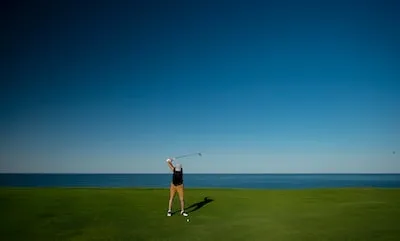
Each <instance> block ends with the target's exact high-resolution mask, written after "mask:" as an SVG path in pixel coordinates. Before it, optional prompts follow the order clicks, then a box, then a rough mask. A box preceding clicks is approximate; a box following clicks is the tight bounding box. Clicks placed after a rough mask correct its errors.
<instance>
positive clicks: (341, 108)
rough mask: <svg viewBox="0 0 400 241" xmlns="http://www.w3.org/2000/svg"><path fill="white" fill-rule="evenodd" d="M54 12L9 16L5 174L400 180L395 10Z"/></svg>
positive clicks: (128, 7) (181, 4) (120, 4)
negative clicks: (388, 175)
mask: <svg viewBox="0 0 400 241" xmlns="http://www.w3.org/2000/svg"><path fill="white" fill-rule="evenodd" d="M49 2H52V4H50V5H45V4H44V3H43V1H42V2H41V3H40V2H37V3H35V2H34V1H31V2H30V3H24V4H22V3H21V4H18V5H17V4H15V5H12V4H11V3H10V4H9V5H8V8H5V9H3V11H4V10H5V11H6V12H4V13H3V14H2V15H3V16H5V17H4V18H5V20H6V21H5V23H7V24H8V28H2V29H3V30H2V31H3V33H2V36H5V37H4V39H3V41H4V43H5V44H4V45H3V47H2V48H3V49H2V50H3V51H2V52H3V53H5V54H4V55H3V56H2V58H3V61H2V63H3V64H2V65H3V67H2V71H1V72H2V77H1V78H2V81H1V86H0V95H1V97H0V98H1V105H0V172H57V173H58V172H69V173H70V172H73V173H99V172H100V173H148V172H150V173H160V172H161V173H164V172H168V168H167V166H166V164H165V162H164V160H165V158H166V157H168V156H175V155H181V154H185V153H191V152H198V151H199V152H202V153H203V157H201V158H188V159H182V161H181V163H182V164H183V165H184V168H185V171H186V172H191V173H209V172H212V173H215V172H217V173H237V172H239V173H243V172H246V173H253V172H256V173H259V172H263V173H321V172H323V173H325V172H329V173H331V172H334V173H341V172H346V173H348V172H350V173H355V172H356V173H358V172H397V173H398V172H400V158H399V154H398V153H400V148H399V147H400V146H399V145H400V108H399V106H400V105H399V104H400V94H399V91H400V82H399V80H400V68H399V67H400V66H399V56H400V55H399V54H400V48H399V47H400V44H399V43H400V28H398V26H400V17H399V16H398V11H399V10H400V5H399V3H396V1H294V0H293V1H220V0H218V1H178V0H174V1H131V2H130V3H127V2H128V1H96V4H94V2H93V1H60V2H58V1H57V3H55V2H54V1H49ZM79 2H81V3H79ZM82 2H86V3H82ZM394 151H397V152H395V153H394Z"/></svg>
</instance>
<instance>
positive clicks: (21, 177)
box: [0, 174, 400, 189]
mask: <svg viewBox="0 0 400 241" xmlns="http://www.w3.org/2000/svg"><path fill="white" fill-rule="evenodd" d="M184 180H185V186H186V188H256V189H303V188H338V187H364V188H365V187H380V188H400V174H186V175H185V177H184ZM170 181H171V174H0V186H2V187H107V188H109V187H123V188H127V187H146V188H167V187H169V183H170Z"/></svg>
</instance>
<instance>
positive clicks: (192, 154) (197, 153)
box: [175, 152, 201, 159]
mask: <svg viewBox="0 0 400 241" xmlns="http://www.w3.org/2000/svg"><path fill="white" fill-rule="evenodd" d="M194 155H199V156H201V153H200V152H196V153H191V154H186V155H182V156H177V157H175V159H179V158H183V157H188V156H194Z"/></svg>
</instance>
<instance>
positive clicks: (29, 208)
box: [0, 188, 400, 241]
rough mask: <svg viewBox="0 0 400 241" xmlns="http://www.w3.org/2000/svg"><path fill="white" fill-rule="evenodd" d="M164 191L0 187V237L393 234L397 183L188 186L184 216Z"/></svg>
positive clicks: (397, 224)
mask: <svg viewBox="0 0 400 241" xmlns="http://www.w3.org/2000/svg"><path fill="white" fill-rule="evenodd" d="M168 195H169V193H168V190H166V189H72V188H71V189H67V188H65V189H55V188H52V189H50V188H49V189H46V188H29V189H22V188H18V189H15V188H14V189H11V188H1V189H0V215H1V219H0V220H1V223H0V232H1V236H0V240H2V241H8V240H30V241H32V240H40V241H45V240H75V241H78V240H174V241H179V240H184V241H188V240H191V241H194V240H206V241H212V240H271V241H279V240H291V241H294V240H307V241H310V240H340V241H344V240H360V241H361V240H362V241H366V240H374V241H377V240H400V189H312V190H235V189H232V190H229V189H224V190H223V189H187V190H186V206H191V205H192V204H195V203H199V204H200V205H197V206H196V205H195V206H193V207H192V208H190V209H188V211H191V212H190V216H189V218H190V222H186V218H184V217H183V216H180V215H178V214H176V215H174V216H172V217H167V216H166V210H167V204H168ZM205 197H209V200H212V201H211V202H208V203H206V204H204V203H203V205H202V203H201V202H202V201H204V198H205ZM174 207H175V208H178V207H179V204H178V199H177V198H176V202H175V203H174Z"/></svg>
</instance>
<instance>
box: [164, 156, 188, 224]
mask: <svg viewBox="0 0 400 241" xmlns="http://www.w3.org/2000/svg"><path fill="white" fill-rule="evenodd" d="M166 161H167V163H168V166H169V168H170V169H171V171H172V182H171V186H170V189H169V205H168V213H167V216H168V217H170V216H172V202H173V200H174V197H175V194H176V193H178V195H179V200H180V202H181V215H183V216H185V217H187V216H188V214H187V213H186V212H185V202H184V198H183V169H182V165H181V164H177V165H176V166H174V165H172V161H173V159H171V158H168V159H167V160H166Z"/></svg>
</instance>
